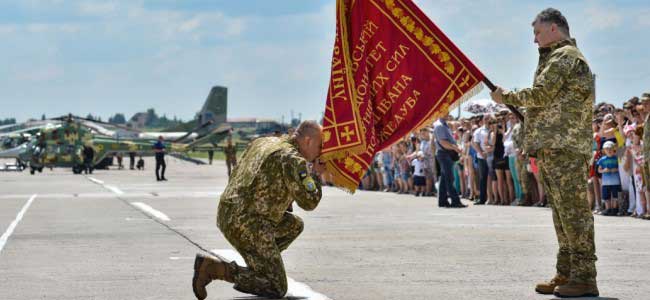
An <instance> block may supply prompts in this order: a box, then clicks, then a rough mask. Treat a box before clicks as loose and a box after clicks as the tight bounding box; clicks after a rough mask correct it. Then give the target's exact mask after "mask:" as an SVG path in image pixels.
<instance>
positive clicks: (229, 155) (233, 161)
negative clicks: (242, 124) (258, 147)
mask: <svg viewBox="0 0 650 300" xmlns="http://www.w3.org/2000/svg"><path fill="white" fill-rule="evenodd" d="M223 153H224V154H225V156H226V166H227V167H228V177H230V174H231V173H232V168H234V167H235V166H236V165H237V149H236V148H235V146H233V145H226V146H225V147H224V148H223Z"/></svg>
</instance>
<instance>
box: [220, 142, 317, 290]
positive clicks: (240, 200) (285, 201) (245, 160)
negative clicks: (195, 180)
mask: <svg viewBox="0 0 650 300" xmlns="http://www.w3.org/2000/svg"><path fill="white" fill-rule="evenodd" d="M320 198H321V186H320V182H319V181H318V180H317V178H316V177H315V176H312V175H311V174H309V170H308V168H307V161H306V160H305V159H304V158H303V157H302V156H301V155H300V153H299V152H298V147H297V145H296V143H295V141H294V140H292V139H290V138H286V137H282V138H277V137H268V138H260V139H257V140H255V141H253V142H252V143H251V145H250V146H249V147H248V149H247V150H246V151H245V152H244V154H243V156H242V158H241V161H240V164H239V165H238V166H237V168H235V169H234V170H233V173H232V180H230V183H229V184H228V186H227V187H226V190H225V191H224V193H223V195H222V196H221V201H220V202H219V210H218V214H217V226H218V227H219V229H220V230H221V232H222V233H223V234H224V236H225V237H226V239H227V240H228V242H230V243H231V244H232V245H233V246H234V247H235V249H237V251H238V252H239V253H240V254H241V255H242V257H243V258H244V260H245V261H246V264H247V267H245V268H244V267H241V266H238V265H236V264H235V263H231V264H230V268H231V274H233V278H234V282H235V289H237V290H239V291H241V292H244V293H249V294H255V295H258V296H264V297H275V298H281V297H283V296H284V294H285V293H286V292H287V277H286V274H285V271H284V264H283V262H282V257H281V256H280V252H282V251H283V250H285V249H287V247H289V244H291V242H293V240H295V239H296V238H297V237H298V235H299V234H300V233H301V232H302V230H303V222H302V220H301V219H300V218H299V217H297V216H295V215H293V214H292V213H290V212H287V211H286V208H287V207H288V206H289V205H290V204H291V203H292V202H293V201H296V203H298V206H300V207H301V208H302V209H304V210H313V209H314V208H316V206H317V205H318V203H319V201H320Z"/></svg>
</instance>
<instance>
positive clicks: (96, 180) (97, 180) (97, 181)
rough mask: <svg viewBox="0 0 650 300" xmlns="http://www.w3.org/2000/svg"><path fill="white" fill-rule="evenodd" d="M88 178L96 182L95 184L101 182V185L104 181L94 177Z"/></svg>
mask: <svg viewBox="0 0 650 300" xmlns="http://www.w3.org/2000/svg"><path fill="white" fill-rule="evenodd" d="M88 179H90V181H92V182H94V183H97V184H102V185H103V184H104V182H103V181H101V180H99V179H95V178H92V177H88Z"/></svg>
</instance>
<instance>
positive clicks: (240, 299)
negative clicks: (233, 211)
mask: <svg viewBox="0 0 650 300" xmlns="http://www.w3.org/2000/svg"><path fill="white" fill-rule="evenodd" d="M232 299H233V300H267V299H271V298H265V297H257V296H250V297H248V296H245V297H235V298H232ZM304 299H309V298H307V297H284V298H282V299H279V300H304ZM606 300H608V299H606ZM611 300H618V299H611Z"/></svg>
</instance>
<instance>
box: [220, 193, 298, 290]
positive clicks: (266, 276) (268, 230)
mask: <svg viewBox="0 0 650 300" xmlns="http://www.w3.org/2000/svg"><path fill="white" fill-rule="evenodd" d="M228 210H229V209H228V207H227V205H220V206H219V216H218V218H217V224H218V226H219V229H221V232H222V233H223V234H224V236H225V237H226V239H227V240H228V242H230V244H232V245H233V247H235V249H236V250H237V252H239V254H241V256H242V257H243V258H244V260H245V261H246V265H247V267H242V266H239V265H237V264H236V263H234V262H233V263H231V264H230V267H231V271H232V272H231V274H233V278H234V282H235V286H234V288H235V289H236V290H238V291H240V292H243V293H247V294H253V295H257V296H262V297H269V298H282V297H284V295H285V294H286V293H287V275H286V273H285V270H284V263H283V262H282V256H281V255H280V253H281V252H282V251H284V250H285V249H287V248H288V247H289V245H290V244H291V242H293V241H294V240H295V239H296V238H297V237H298V235H300V233H301V232H302V230H303V228H304V224H303V221H302V219H300V217H298V216H296V215H294V214H292V213H289V212H285V213H284V215H283V216H282V220H281V221H280V223H278V224H274V223H273V222H271V221H268V220H263V219H260V218H251V217H245V216H233V215H232V214H229V212H228Z"/></svg>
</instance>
